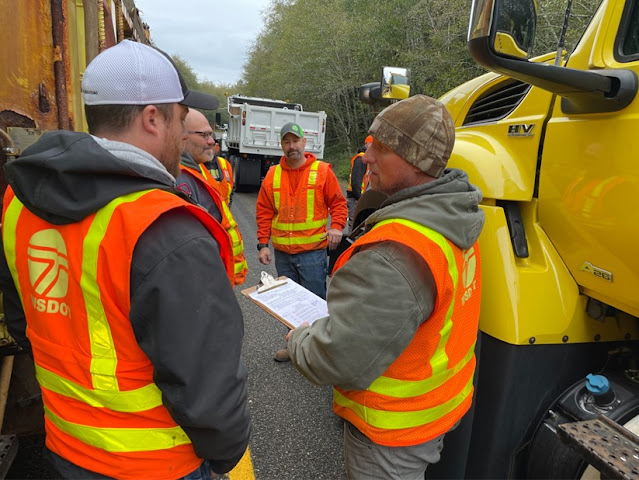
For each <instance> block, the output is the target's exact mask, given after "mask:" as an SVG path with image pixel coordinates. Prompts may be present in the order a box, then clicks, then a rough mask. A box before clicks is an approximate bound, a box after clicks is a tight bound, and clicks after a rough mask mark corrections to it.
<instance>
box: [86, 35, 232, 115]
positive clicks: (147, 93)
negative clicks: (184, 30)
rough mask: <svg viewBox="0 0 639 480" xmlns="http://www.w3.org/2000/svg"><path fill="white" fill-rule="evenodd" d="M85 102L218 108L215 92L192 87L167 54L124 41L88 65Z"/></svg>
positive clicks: (108, 49) (204, 108)
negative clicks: (189, 87) (213, 93)
mask: <svg viewBox="0 0 639 480" xmlns="http://www.w3.org/2000/svg"><path fill="white" fill-rule="evenodd" d="M82 98H83V99H84V103H85V105H152V104H156V103H180V104H182V105H185V106H187V107H193V108H199V109H202V110H215V109H216V108H217V107H218V106H219V104H220V102H219V101H218V99H217V98H216V97H214V96H213V95H209V94H207V93H202V92H196V91H194V90H189V89H188V87H187V86H186V82H185V81H184V78H182V75H180V72H179V70H178V69H177V67H176V66H175V64H174V63H173V61H172V60H171V57H169V56H168V55H167V54H166V53H164V52H163V51H162V50H159V49H156V48H153V47H149V46H148V45H144V44H143V43H139V42H132V41H130V40H123V41H122V42H120V43H118V44H117V45H115V46H113V47H110V48H107V49H106V50H104V51H103V52H102V53H100V54H99V55H98V56H96V57H95V58H94V59H93V60H92V61H91V63H89V65H88V66H87V68H86V70H85V72H84V75H83V76H82Z"/></svg>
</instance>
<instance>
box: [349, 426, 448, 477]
mask: <svg viewBox="0 0 639 480" xmlns="http://www.w3.org/2000/svg"><path fill="white" fill-rule="evenodd" d="M442 448H444V435H440V436H439V437H437V438H434V439H433V440H430V441H428V442H426V443H422V444H420V445H412V446H410V447H386V446H384V445H378V444H376V443H373V442H371V441H370V440H369V439H368V437H366V435H364V434H363V433H362V432H360V431H359V430H357V428H355V427H354V426H353V425H352V424H351V423H349V422H347V421H346V420H345V421H344V464H345V466H346V474H347V476H348V478H349V479H350V480H373V479H379V480H386V479H402V480H403V479H406V480H424V474H425V473H426V467H428V465H429V464H431V463H437V462H438V461H439V457H440V453H441V451H442Z"/></svg>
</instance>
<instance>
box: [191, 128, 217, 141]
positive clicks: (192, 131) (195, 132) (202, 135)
mask: <svg viewBox="0 0 639 480" xmlns="http://www.w3.org/2000/svg"><path fill="white" fill-rule="evenodd" d="M187 133H189V134H190V135H191V134H196V135H199V136H200V137H202V138H203V139H204V140H206V139H208V138H209V137H213V132H199V131H197V130H187Z"/></svg>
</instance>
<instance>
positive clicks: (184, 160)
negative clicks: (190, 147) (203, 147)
mask: <svg viewBox="0 0 639 480" xmlns="http://www.w3.org/2000/svg"><path fill="white" fill-rule="evenodd" d="M180 163H181V164H182V165H184V166H185V167H188V168H194V169H195V170H199V169H200V166H199V165H198V164H197V162H196V161H195V160H194V159H193V157H192V156H191V154H190V153H189V152H187V151H186V150H184V151H183V152H182V156H181V157H180Z"/></svg>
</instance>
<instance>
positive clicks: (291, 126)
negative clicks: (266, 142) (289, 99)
mask: <svg viewBox="0 0 639 480" xmlns="http://www.w3.org/2000/svg"><path fill="white" fill-rule="evenodd" d="M287 133H292V134H293V135H295V136H297V137H300V138H304V130H302V127H300V126H299V125H298V124H297V123H293V122H288V123H285V124H284V125H283V126H282V129H281V130H280V140H281V139H283V138H284V135H286V134H287Z"/></svg>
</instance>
